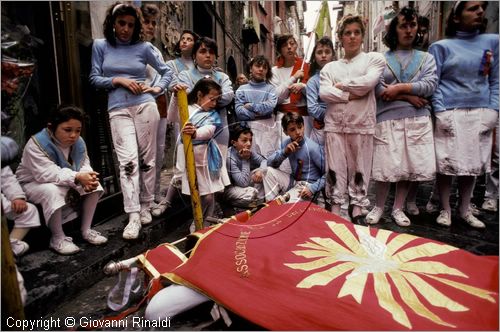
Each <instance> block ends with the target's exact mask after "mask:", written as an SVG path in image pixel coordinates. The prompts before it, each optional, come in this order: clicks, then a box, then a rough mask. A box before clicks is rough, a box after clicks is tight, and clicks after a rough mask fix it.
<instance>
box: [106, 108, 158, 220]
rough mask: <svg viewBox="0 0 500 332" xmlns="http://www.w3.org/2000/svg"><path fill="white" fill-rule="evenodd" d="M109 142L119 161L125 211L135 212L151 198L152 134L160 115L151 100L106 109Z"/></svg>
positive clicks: (154, 132)
mask: <svg viewBox="0 0 500 332" xmlns="http://www.w3.org/2000/svg"><path fill="white" fill-rule="evenodd" d="M109 120H110V124H111V134H112V138H113V144H114V148H115V151H116V156H117V157H118V162H119V164H120V185H121V189H122V193H123V205H124V210H125V212H126V213H131V212H139V211H140V210H141V204H142V205H144V206H149V205H150V203H151V202H152V201H153V199H154V190H155V178H156V136H157V132H158V122H159V120H160V115H159V114H158V109H157V107H156V103H155V102H149V103H144V104H140V105H134V106H130V107H126V108H121V109H117V110H114V111H111V112H110V113H109Z"/></svg>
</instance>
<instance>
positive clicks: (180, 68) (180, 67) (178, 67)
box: [174, 58, 188, 74]
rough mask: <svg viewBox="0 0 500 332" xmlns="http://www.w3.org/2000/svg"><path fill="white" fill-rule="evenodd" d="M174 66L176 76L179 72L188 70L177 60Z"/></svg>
mask: <svg viewBox="0 0 500 332" xmlns="http://www.w3.org/2000/svg"><path fill="white" fill-rule="evenodd" d="M174 66H175V69H176V70H177V74H179V73H180V72H181V71H184V70H187V69H188V67H187V66H186V65H185V64H184V63H183V62H182V61H181V59H179V58H177V59H175V60H174Z"/></svg>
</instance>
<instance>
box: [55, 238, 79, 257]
mask: <svg viewBox="0 0 500 332" xmlns="http://www.w3.org/2000/svg"><path fill="white" fill-rule="evenodd" d="M49 247H50V248H52V249H54V250H55V251H56V252H57V253H59V254H61V255H72V254H75V253H77V252H79V251H80V248H78V246H76V245H75V244H74V243H73V239H72V238H70V237H69V236H65V237H63V238H62V239H58V240H56V239H54V238H52V239H50V243H49Z"/></svg>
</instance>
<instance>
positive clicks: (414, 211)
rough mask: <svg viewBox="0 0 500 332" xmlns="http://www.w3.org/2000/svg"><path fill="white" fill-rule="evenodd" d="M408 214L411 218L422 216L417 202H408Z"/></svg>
mask: <svg viewBox="0 0 500 332" xmlns="http://www.w3.org/2000/svg"><path fill="white" fill-rule="evenodd" d="M406 212H407V213H408V214H409V215H410V216H418V215H419V214H420V210H419V209H418V206H417V203H416V202H406Z"/></svg>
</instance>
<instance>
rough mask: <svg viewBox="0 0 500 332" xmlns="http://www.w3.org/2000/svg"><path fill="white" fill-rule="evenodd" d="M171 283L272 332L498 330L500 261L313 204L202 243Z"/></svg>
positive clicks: (228, 229)
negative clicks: (354, 221) (352, 219)
mask: <svg viewBox="0 0 500 332" xmlns="http://www.w3.org/2000/svg"><path fill="white" fill-rule="evenodd" d="M168 277H169V278H170V279H171V280H173V281H175V282H178V283H180V284H184V285H187V286H190V287H193V288H195V289H198V290H199V291H201V292H202V293H204V294H206V295H208V296H209V297H210V298H212V299H214V300H215V301H216V302H218V303H220V304H222V305H223V306H224V307H226V308H227V309H229V310H231V311H233V312H235V313H236V314H238V315H240V316H242V317H245V318H246V319H248V320H250V321H252V322H254V323H256V324H258V325H260V326H262V327H264V328H267V329H271V330H406V329H413V330H451V329H457V330H498V257H488V256H477V255H474V254H471V253H469V252H467V251H464V250H461V249H458V248H456V247H452V246H449V245H446V244H443V243H440V242H437V241H433V240H429V239H425V238H420V237H416V236H413V235H410V234H399V233H395V232H391V231H387V230H383V229H377V228H369V227H365V226H359V225H353V224H352V223H350V222H348V221H345V220H343V219H342V218H340V217H338V216H336V215H334V214H332V213H330V212H328V211H326V210H324V209H322V208H320V207H318V206H316V205H314V204H310V203H306V202H303V203H296V204H285V205H281V206H274V207H269V208H264V209H262V210H261V211H259V212H258V213H257V214H256V215H255V216H253V217H252V218H250V219H249V220H248V221H247V222H245V223H238V222H233V221H232V222H229V223H226V224H223V225H221V226H217V227H216V228H214V229H212V230H210V231H208V232H205V233H204V234H201V235H200V240H199V241H198V243H197V244H196V247H195V248H194V250H193V252H192V254H191V257H190V258H189V260H187V261H186V262H185V263H184V264H182V265H180V266H179V267H178V268H176V269H175V270H174V271H172V273H168Z"/></svg>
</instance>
